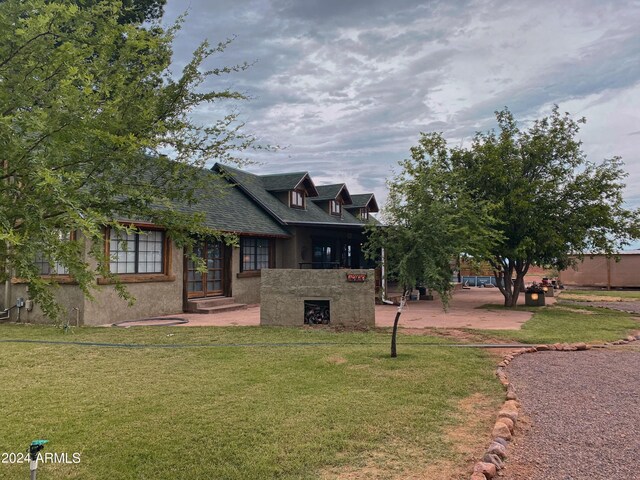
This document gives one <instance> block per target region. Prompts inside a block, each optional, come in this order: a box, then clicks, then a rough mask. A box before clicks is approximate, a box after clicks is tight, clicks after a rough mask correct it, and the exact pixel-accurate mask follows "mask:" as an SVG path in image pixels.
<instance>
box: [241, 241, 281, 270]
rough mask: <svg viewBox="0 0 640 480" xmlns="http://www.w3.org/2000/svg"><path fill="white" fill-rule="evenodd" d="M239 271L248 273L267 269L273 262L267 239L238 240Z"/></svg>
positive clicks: (269, 243) (269, 242)
mask: <svg viewBox="0 0 640 480" xmlns="http://www.w3.org/2000/svg"><path fill="white" fill-rule="evenodd" d="M240 259H241V260H240V261H241V264H240V271H241V272H250V271H257V270H262V269H263V268H269V267H270V266H271V262H272V260H273V258H272V254H271V241H270V240H269V239H268V238H246V237H243V238H241V239H240Z"/></svg>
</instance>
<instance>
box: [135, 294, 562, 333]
mask: <svg viewBox="0 0 640 480" xmlns="http://www.w3.org/2000/svg"><path fill="white" fill-rule="evenodd" d="M519 300H520V302H519V303H522V304H524V294H523V295H520V299H519ZM554 301H555V298H547V304H553V303H554ZM502 303H503V297H502V294H501V293H500V291H499V290H498V289H496V288H471V289H470V290H458V291H456V292H455V294H454V296H453V298H452V300H451V302H450V305H449V309H448V310H447V311H446V312H445V311H443V309H442V304H441V302H440V301H439V300H437V299H436V300H434V301H422V300H421V301H413V302H409V303H408V305H407V306H406V307H405V309H404V310H403V312H402V317H401V318H400V326H401V327H402V328H478V329H487V330H501V329H506V330H519V329H520V327H521V326H522V324H523V323H525V322H526V321H527V320H529V319H530V318H531V316H532V313H531V312H525V311H513V310H503V309H500V308H496V309H491V308H478V307H480V306H482V305H486V304H492V305H501V304H502ZM397 311H398V307H396V306H393V305H377V306H376V326H378V327H391V326H393V320H394V318H395V315H396V312H397ZM168 317H180V318H184V319H186V320H188V321H189V322H188V323H186V324H183V325H182V326H186V327H189V326H190V327H198V326H218V327H222V326H230V325H260V307H259V306H257V305H254V306H250V307H249V308H247V309H246V310H236V311H232V312H227V313H216V314H213V315H205V314H189V313H180V314H176V315H170V316H168ZM165 323H166V322H165ZM150 324H151V323H150V322H136V321H132V322H127V325H131V326H134V325H150ZM154 324H155V322H154ZM158 324H161V322H158Z"/></svg>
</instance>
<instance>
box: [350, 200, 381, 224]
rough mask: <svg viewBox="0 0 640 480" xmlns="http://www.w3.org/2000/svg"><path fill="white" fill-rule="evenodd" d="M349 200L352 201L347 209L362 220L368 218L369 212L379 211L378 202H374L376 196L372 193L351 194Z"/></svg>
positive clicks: (364, 220)
mask: <svg viewBox="0 0 640 480" xmlns="http://www.w3.org/2000/svg"><path fill="white" fill-rule="evenodd" d="M351 200H352V203H351V205H349V206H347V207H346V208H347V210H349V212H350V213H351V214H352V215H355V216H356V217H357V218H359V219H360V220H362V221H363V222H366V221H367V220H369V214H370V213H377V212H379V211H380V209H379V208H378V202H376V197H375V196H374V195H373V193H361V194H357V195H352V196H351Z"/></svg>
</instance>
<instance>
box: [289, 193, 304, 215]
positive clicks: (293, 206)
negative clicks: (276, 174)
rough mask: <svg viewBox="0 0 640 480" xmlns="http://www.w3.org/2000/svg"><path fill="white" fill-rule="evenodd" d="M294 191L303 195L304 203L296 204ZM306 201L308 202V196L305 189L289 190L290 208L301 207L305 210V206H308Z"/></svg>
mask: <svg viewBox="0 0 640 480" xmlns="http://www.w3.org/2000/svg"><path fill="white" fill-rule="evenodd" d="M293 192H296V193H298V194H300V195H301V196H302V205H296V204H294V203H293ZM306 203H307V198H306V195H305V191H304V190H298V189H293V190H289V207H290V208H299V209H301V210H304V208H305V207H306Z"/></svg>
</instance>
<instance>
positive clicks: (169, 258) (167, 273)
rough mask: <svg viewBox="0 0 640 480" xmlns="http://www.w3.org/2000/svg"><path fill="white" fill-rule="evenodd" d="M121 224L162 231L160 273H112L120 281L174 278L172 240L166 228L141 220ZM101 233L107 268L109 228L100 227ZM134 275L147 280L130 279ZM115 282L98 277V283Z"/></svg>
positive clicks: (152, 280) (155, 280) (130, 281)
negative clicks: (162, 242)
mask: <svg viewBox="0 0 640 480" xmlns="http://www.w3.org/2000/svg"><path fill="white" fill-rule="evenodd" d="M123 225H129V226H134V227H136V228H140V229H143V230H154V231H160V232H164V233H165V234H164V248H163V250H164V251H163V258H162V273H114V275H117V276H118V278H119V279H120V281H121V282H122V283H141V282H145V281H148V282H172V281H174V280H175V279H176V277H175V275H173V274H172V273H173V272H172V268H173V242H172V241H171V238H170V237H169V235H167V229H166V228H162V227H159V226H157V225H153V224H147V223H143V222H126V223H123ZM102 234H103V236H104V255H105V258H107V259H109V268H111V264H110V259H111V248H110V246H111V245H110V242H111V238H110V237H111V228H110V227H104V228H103V229H102ZM134 277H141V278H142V277H144V278H147V279H148V280H130V279H131V278H134ZM125 278H129V280H125ZM113 283H115V282H114V281H113V280H109V279H107V278H104V277H99V278H98V285H109V284H113Z"/></svg>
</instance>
